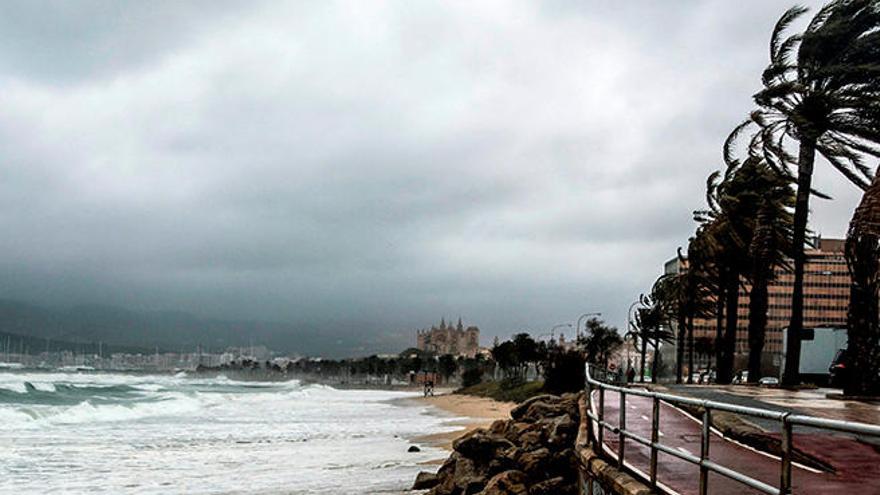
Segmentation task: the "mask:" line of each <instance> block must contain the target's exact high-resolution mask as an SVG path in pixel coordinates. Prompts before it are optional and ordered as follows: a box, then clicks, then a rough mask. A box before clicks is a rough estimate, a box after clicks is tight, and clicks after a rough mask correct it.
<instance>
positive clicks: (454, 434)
mask: <svg viewBox="0 0 880 495" xmlns="http://www.w3.org/2000/svg"><path fill="white" fill-rule="evenodd" d="M413 400H415V401H417V402H419V403H422V404H430V405H432V406H434V407H436V408H437V409H439V410H440V411H441V413H445V414H449V415H450V416H454V417H456V418H457V419H450V422H449V423H448V424H450V425H455V426H460V427H461V428H460V429H458V430H455V431H450V432H447V433H437V434H433V435H424V436H420V437H417V438H414V439H413V441H414V442H416V443H426V444H430V445H433V446H436V447H441V448H444V449H447V450H452V441H453V440H455V439H456V438H458V437H460V436H462V435H464V434H465V433H467V432H470V431H473V430H475V429H477V428H484V427H487V426H489V425H490V424H492V422H493V421H495V420H496V419H509V418H510V410H511V409H512V408H513V407H514V406H516V404H515V403H513V402H498V401H496V400H493V399H488V398H485V397H475V396H471V395H460V394H454V393H446V394H440V395H436V396H434V397H424V398H417V399H413ZM460 418H464V419H460Z"/></svg>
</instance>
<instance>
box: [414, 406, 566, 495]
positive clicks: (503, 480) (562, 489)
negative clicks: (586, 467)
mask: <svg viewBox="0 0 880 495" xmlns="http://www.w3.org/2000/svg"><path fill="white" fill-rule="evenodd" d="M578 399H579V394H565V395H562V396H556V395H540V396H537V397H533V398H531V399H529V400H527V401H525V402H523V403H522V404H520V405H518V406H517V407H515V408H514V409H513V410H511V411H510V416H511V419H509V420H498V421H495V422H494V423H492V425H491V426H490V427H489V428H481V429H477V430H474V431H472V432H470V433H468V434H466V435H464V436H462V437H461V438H459V439H457V440H456V441H455V442H453V444H452V447H453V452H452V454H451V455H450V456H449V458H448V459H447V460H446V462H444V463H443V465H442V466H441V467H440V469H439V470H438V471H437V473H436V474H434V473H428V472H422V473H419V475H418V477H417V478H416V482H415V484H414V485H413V489H414V490H425V489H429V492H428V495H473V494H480V495H508V494H509V495H550V494H559V495H566V494H572V495H573V494H576V493H577V469H578V459H577V456H576V454H575V450H574V444H575V438H576V437H577V432H578V424H579V421H580V414H579V410H578Z"/></svg>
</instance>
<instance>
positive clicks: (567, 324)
mask: <svg viewBox="0 0 880 495" xmlns="http://www.w3.org/2000/svg"><path fill="white" fill-rule="evenodd" d="M560 327H568V328H571V323H560V324H559V325H556V326H554V327H553V328H551V329H550V339H551V340H552V339H553V332H555V331H556V329H557V328H560Z"/></svg>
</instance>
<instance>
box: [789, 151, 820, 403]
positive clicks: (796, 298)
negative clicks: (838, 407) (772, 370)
mask: <svg viewBox="0 0 880 495" xmlns="http://www.w3.org/2000/svg"><path fill="white" fill-rule="evenodd" d="M815 158H816V140H815V139H810V138H802V139H801V146H800V151H799V154H798V179H797V198H796V200H795V205H794V226H793V227H794V232H793V235H792V249H793V250H794V252H793V253H791V255H792V256H791V257H792V260H793V261H794V287H793V290H792V292H791V320H790V321H789V324H788V334H787V336H786V343H785V370H784V371H783V373H782V384H783V385H785V386H792V385H797V384H798V383H800V381H801V380H800V363H801V336H802V335H803V331H804V264H805V263H806V254H805V253H804V245H805V244H806V238H807V218H808V216H809V214H810V188H811V187H812V186H811V183H812V181H813V162H814V160H815Z"/></svg>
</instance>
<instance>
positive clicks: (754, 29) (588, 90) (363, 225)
mask: <svg viewBox="0 0 880 495" xmlns="http://www.w3.org/2000/svg"><path fill="white" fill-rule="evenodd" d="M787 6H788V5H787V4H786V3H783V2H747V3H742V4H737V5H733V4H730V3H729V2H721V1H715V2H705V3H704V2H683V3H676V4H668V3H663V4H660V3H659V2H626V3H624V5H622V6H621V5H620V2H588V3H587V2H561V1H560V2H540V3H537V4H535V3H531V2H497V3H483V2H480V3H479V4H476V5H474V4H471V3H465V2H461V3H450V2H443V3H433V4H429V3H418V4H415V3H411V2H398V3H369V4H365V3H360V2H351V3H335V2H317V3H313V4H302V3H275V2H272V3H266V4H257V3H252V2H241V3H223V4H218V3H217V2H190V3H181V2H167V3H155V2H150V3H142V2H131V3H119V2H91V3H81V2H78V3H75V4H71V3H68V2H59V3H33V2H13V3H7V4H4V6H3V7H2V9H3V15H2V16H0V18H2V21H0V22H2V25H0V28H2V29H0V33H2V34H0V42H2V43H0V47H2V48H0V68H2V73H0V82H2V84H3V88H4V90H3V92H2V94H0V108H2V109H3V111H2V112H0V149H2V150H3V153H2V155H3V162H2V173H3V181H0V206H2V211H0V227H2V228H3V231H4V232H5V233H6V235H4V236H3V237H2V240H0V249H2V252H3V253H4V255H3V259H2V261H0V269H2V271H3V273H4V274H5V276H4V277H3V282H2V285H0V290H2V291H3V296H4V297H9V298H25V299H30V300H33V301H37V302H48V303H71V302H103V303H111V304H121V305H126V306H132V307H148V308H173V309H184V310H190V311H194V312H196V313H199V314H202V315H205V316H219V317H236V318H265V319H273V320H288V321H298V322H312V323H314V324H315V325H321V324H325V325H329V324H332V322H338V321H346V320H348V321H359V322H364V325H363V326H362V329H363V330H365V331H367V330H369V331H377V330H387V331H392V330H393V331H395V332H399V331H402V330H405V329H409V328H413V327H415V326H423V325H427V324H428V323H430V322H431V321H432V320H433V319H437V318H439V317H440V316H441V315H446V316H457V315H459V314H461V315H464V316H465V317H466V319H467V320H469V321H472V322H475V323H477V324H480V325H481V326H482V327H483V328H484V329H485V330H487V333H488V334H489V335H492V334H507V333H509V332H511V331H512V330H515V329H519V328H530V329H533V330H535V331H542V330H543V329H546V328H548V327H549V326H552V325H553V324H555V323H559V322H561V321H569V320H573V319H574V318H576V317H577V315H578V314H580V313H582V312H585V311H602V312H604V313H605V315H606V316H607V318H608V319H609V320H610V321H611V322H612V323H614V324H618V325H623V323H624V318H625V315H624V313H625V311H626V308H627V307H628V305H629V303H630V301H632V300H633V299H634V298H635V297H636V296H637V295H638V293H639V292H641V291H644V290H646V289H647V288H648V287H649V285H650V283H651V281H652V280H653V279H654V278H655V277H656V276H657V275H658V274H659V273H660V270H661V266H662V263H663V262H664V261H665V260H666V259H668V258H670V257H672V256H673V255H674V253H675V249H676V248H677V247H678V246H680V245H682V244H684V243H685V242H686V239H687V237H688V235H689V234H690V233H691V232H692V230H693V223H692V221H691V212H692V211H693V210H694V209H696V208H700V207H701V205H702V201H703V188H704V184H705V177H706V175H707V174H708V173H709V172H710V171H712V170H714V169H717V168H718V167H719V165H720V151H719V150H720V147H721V144H722V142H723V139H724V138H725V136H726V134H727V132H729V130H730V129H731V128H732V127H733V126H734V125H736V124H737V123H738V122H739V121H740V120H741V119H742V118H743V117H744V116H745V114H746V113H747V111H748V110H749V109H750V108H751V101H750V95H751V94H752V93H753V92H754V91H755V89H756V88H757V86H758V81H759V78H758V76H759V74H760V70H761V69H762V67H763V65H764V64H765V60H766V56H767V55H766V51H767V49H766V43H767V39H768V37H769V33H770V30H771V28H772V25H773V23H774V22H775V20H776V18H777V17H778V16H779V15H780V14H781V12H782V11H783V10H784V9H785V8H787ZM818 182H819V187H823V188H825V189H826V190H829V191H830V192H831V193H833V194H834V195H835V197H836V198H837V200H836V201H834V202H831V203H820V202H817V203H816V205H815V207H814V212H815V215H814V218H815V225H816V228H817V230H820V231H822V232H824V233H826V234H829V235H840V234H841V233H842V232H843V230H844V228H845V224H846V221H847V219H848V217H849V214H850V211H851V209H852V207H853V206H854V204H855V201H856V197H857V195H856V193H855V191H854V189H853V188H852V187H849V186H847V185H845V184H843V182H842V181H841V180H840V179H838V178H836V177H835V176H834V175H833V174H830V173H820V175H819V177H818Z"/></svg>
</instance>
